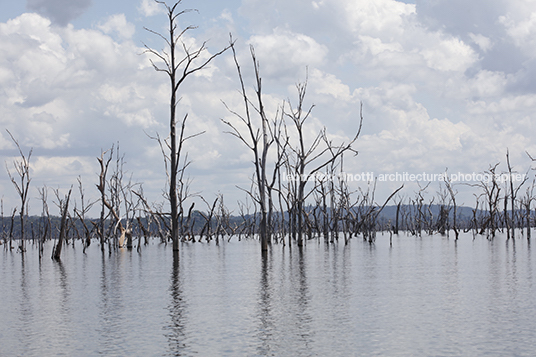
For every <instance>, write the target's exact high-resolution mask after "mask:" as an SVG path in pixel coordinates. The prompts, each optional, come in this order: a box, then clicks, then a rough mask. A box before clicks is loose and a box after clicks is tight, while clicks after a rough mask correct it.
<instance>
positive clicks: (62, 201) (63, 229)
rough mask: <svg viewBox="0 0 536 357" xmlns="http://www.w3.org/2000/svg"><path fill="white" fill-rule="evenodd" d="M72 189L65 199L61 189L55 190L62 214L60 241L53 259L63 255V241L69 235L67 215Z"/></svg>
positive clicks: (57, 259)
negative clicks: (60, 192) (61, 194)
mask: <svg viewBox="0 0 536 357" xmlns="http://www.w3.org/2000/svg"><path fill="white" fill-rule="evenodd" d="M71 191H72V187H71V189H69V193H68V194H67V195H66V196H65V198H64V199H61V197H60V194H59V191H58V190H55V194H56V198H57V200H58V203H57V205H58V208H59V209H60V214H61V224H60V233H59V237H58V241H57V242H56V246H55V247H54V249H53V250H52V259H54V260H56V261H59V260H60V256H61V248H62V247H63V241H64V240H65V238H66V235H67V216H68V213H69V211H68V210H69V199H70V198H71Z"/></svg>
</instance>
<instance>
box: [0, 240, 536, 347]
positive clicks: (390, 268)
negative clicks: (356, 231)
mask: <svg viewBox="0 0 536 357" xmlns="http://www.w3.org/2000/svg"><path fill="white" fill-rule="evenodd" d="M533 236H534V234H533ZM4 248H5V247H4V246H1V247H0V249H1V252H0V284H1V288H0V309H1V314H0V355H1V356H53V355H54V356H56V355H58V356H61V355H64V356H97V355H105V356H182V355H184V356H192V355H197V356H288V355H292V356H348V355H355V356H361V355H362V356H459V355H466V356H469V355H470V356H484V355H486V356H506V355H508V356H533V355H534V353H535V352H534V351H536V289H535V286H534V283H535V282H534V279H536V253H535V252H536V246H533V245H531V243H530V242H528V241H527V240H526V239H524V238H521V237H519V238H517V239H516V240H509V241H507V240H506V239H505V237H504V236H501V235H499V236H498V237H496V238H495V239H493V240H487V239H486V238H485V237H483V236H477V237H476V238H475V239H474V240H473V237H472V235H471V234H462V235H461V236H460V239H459V240H458V241H455V240H454V239H453V238H452V237H451V238H450V239H449V238H447V237H442V236H440V235H434V236H423V237H422V238H419V237H412V236H406V235H399V236H393V244H392V247H391V246H390V245H389V235H388V234H386V235H381V234H379V235H378V237H377V240H376V242H375V243H374V244H372V245H371V244H369V243H366V242H364V241H363V240H362V239H361V238H353V239H352V240H351V241H350V243H349V244H348V245H347V246H345V245H344V242H343V241H341V242H340V243H338V244H330V245H326V244H325V243H323V241H319V240H311V241H308V242H307V245H306V246H305V247H303V248H302V249H298V247H296V246H293V247H291V248H289V247H288V246H286V247H284V246H282V245H273V246H272V247H271V250H270V251H269V253H268V254H267V256H266V257H265V258H262V256H261V254H260V245H259V243H258V242H257V241H253V240H242V241H241V242H238V241H236V238H233V239H231V241H230V242H227V241H225V242H220V244H219V245H216V244H215V243H214V242H211V243H188V244H182V245H181V250H180V252H179V253H178V258H175V259H174V255H173V252H172V250H171V245H167V246H166V245H162V244H159V242H158V241H157V240H154V241H152V242H151V244H150V245H148V246H145V247H143V248H142V251H141V253H140V254H138V253H137V252H136V250H133V251H127V250H121V251H118V252H114V253H113V254H111V255H109V254H108V253H106V254H104V255H103V254H102V253H101V252H100V247H99V245H98V243H97V242H96V241H94V242H93V243H92V245H91V246H90V247H89V248H88V250H87V251H86V254H84V253H83V252H82V246H81V245H80V244H78V243H77V244H76V245H75V247H74V248H73V247H71V246H70V247H65V248H64V250H63V252H62V262H61V264H60V263H57V262H54V261H52V260H51V259H50V254H51V251H52V244H51V243H47V245H46V247H45V257H44V258H43V260H42V261H41V263H40V262H39V259H38V252H37V249H35V248H33V247H32V246H31V245H30V244H28V251H27V252H26V253H25V254H24V255H22V254H20V253H16V252H14V251H13V252H7V251H6V250H5V249H4Z"/></svg>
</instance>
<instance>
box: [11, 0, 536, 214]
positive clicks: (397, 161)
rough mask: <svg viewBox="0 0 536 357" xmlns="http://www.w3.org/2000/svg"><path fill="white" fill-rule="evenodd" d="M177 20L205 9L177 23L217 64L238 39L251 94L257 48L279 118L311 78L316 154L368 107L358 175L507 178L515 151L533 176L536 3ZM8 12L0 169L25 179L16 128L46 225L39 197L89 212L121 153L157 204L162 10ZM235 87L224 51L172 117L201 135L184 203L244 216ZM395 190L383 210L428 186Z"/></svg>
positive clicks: (300, 4) (64, 1)
mask: <svg viewBox="0 0 536 357" xmlns="http://www.w3.org/2000/svg"><path fill="white" fill-rule="evenodd" d="M182 5H183V7H182V8H183V9H197V10H198V11H196V12H188V13H187V14H185V15H184V16H181V17H180V18H179V25H180V26H188V25H195V26H197V29H195V30H193V31H189V32H188V33H187V37H186V39H187V40H188V41H189V43H190V44H194V45H195V44H197V45H199V44H201V43H202V42H203V41H207V48H208V52H207V54H212V53H215V52H217V51H219V50H221V49H222V48H224V47H225V46H226V45H227V44H228V42H229V34H232V36H233V38H234V39H235V40H236V49H237V52H238V60H239V61H240V64H241V67H242V70H243V72H244V79H245V81H246V85H247V86H248V88H252V86H253V83H254V82H253V79H254V78H253V68H252V65H251V63H252V62H251V58H250V56H249V46H250V45H253V46H254V48H255V52H256V55H257V58H258V60H259V63H260V71H261V76H262V78H263V85H264V88H263V90H264V93H265V105H266V108H267V112H268V113H269V115H272V116H273V115H275V113H276V112H277V109H278V108H279V107H280V106H281V103H282V102H283V101H285V100H290V101H291V102H292V103H294V104H295V103H296V100H297V99H296V98H297V94H296V84H297V83H301V82H304V81H305V80H306V79H307V81H308V87H307V96H306V99H305V104H306V105H307V106H311V105H313V104H314V109H313V111H312V116H311V118H310V119H309V121H308V124H307V130H306V139H307V140H312V139H313V138H314V136H315V135H316V133H318V132H319V131H320V130H321V129H322V128H323V127H326V130H327V132H328V134H329V137H330V139H331V140H333V142H334V143H342V142H348V141H349V140H350V138H351V137H352V136H353V135H354V133H355V132H356V130H357V127H358V124H359V113H360V105H361V103H362V104H363V118H364V119H363V129H362V132H361V136H360V138H359V139H358V141H357V142H356V144H355V148H356V149H357V150H358V152H359V154H358V155H357V156H355V157H350V156H348V157H345V161H344V171H345V172H347V173H350V174H352V175H354V176H355V175H357V174H360V173H369V172H370V173H372V174H373V175H374V177H381V175H389V174H395V173H408V174H421V173H427V174H438V173H443V172H445V170H446V169H448V172H449V173H450V174H458V173H462V174H464V175H467V174H468V175H470V174H472V173H482V172H484V171H485V170H487V169H488V168H489V167H490V165H492V164H495V163H500V164H499V166H498V172H503V171H504V170H506V165H505V155H506V151H507V150H509V152H510V159H511V162H512V165H513V167H514V169H515V170H516V171H518V172H520V173H525V172H527V170H528V169H530V168H531V165H532V163H531V161H530V159H529V157H528V156H527V154H526V152H529V153H532V154H533V156H536V140H535V139H534V133H535V132H536V131H535V130H534V129H535V117H534V116H535V115H536V114H535V113H536V1H534V0H473V1H465V0H464V1H462V0H428V1H404V2H402V1H395V0H317V1H304V0H301V1H299V0H262V1H261V0H232V1H215V0H199V1H195V0H183V2H182ZM0 9H1V11H0V113H2V115H1V116H0V129H1V130H0V159H1V160H2V161H3V163H5V166H6V167H7V168H9V169H10V170H11V172H12V173H14V169H13V160H14V159H15V158H16V157H17V151H16V149H15V146H14V144H13V142H12V141H11V138H10V137H9V134H8V133H7V131H6V130H9V132H10V133H12V134H13V136H14V137H15V138H16V139H17V140H18V142H19V143H20V145H21V148H22V149H23V151H24V152H25V153H27V152H28V151H29V150H30V149H32V150H33V151H32V156H31V177H32V182H31V187H32V188H31V191H30V194H29V197H30V212H31V213H33V214H39V213H40V211H41V203H40V201H39V198H38V197H39V196H38V191H37V189H38V188H40V187H43V185H46V186H47V187H50V188H51V189H60V190H62V192H64V191H65V190H67V189H68V188H69V187H70V186H71V185H75V186H76V183H77V178H78V177H81V180H82V182H83V184H84V188H85V192H86V199H91V198H96V197H97V196H98V192H97V190H96V188H95V183H96V182H97V180H98V170H99V168H98V162H97V159H96V158H97V157H98V156H100V154H101V151H102V150H107V149H109V148H110V147H111V146H112V145H115V146H116V147H117V145H119V148H120V152H121V153H122V154H124V160H125V164H124V171H125V177H126V178H130V179H131V180H132V182H135V183H140V184H142V185H143V188H144V192H145V194H146V195H147V197H148V199H149V200H150V201H154V202H158V201H163V198H162V191H163V189H165V183H166V177H165V172H164V163H163V159H162V155H161V152H160V148H159V146H158V144H157V143H156V142H155V141H154V140H152V139H151V138H150V137H151V136H155V135H156V134H159V135H160V136H163V137H165V136H166V135H167V133H168V120H169V119H168V118H169V116H168V115H169V114H168V110H169V107H168V103H169V102H168V101H169V88H168V84H169V83H168V78H167V77H166V75H165V74H163V73H159V72H156V71H154V69H153V68H152V66H151V63H150V59H151V57H150V56H149V55H148V54H146V53H144V44H146V45H148V46H150V47H152V48H155V49H156V50H159V51H160V50H162V49H164V43H163V42H162V41H161V40H160V39H159V38H158V37H157V36H155V35H153V34H151V33H150V32H148V31H146V30H144V27H147V28H150V29H151V30H154V31H158V32H164V31H165V27H166V24H167V23H166V17H165V14H164V13H163V12H162V10H163V8H162V7H161V6H158V5H157V4H155V3H154V2H153V1H150V0H135V1H133V0H129V1H126V0H115V1H113V2H111V1H103V0H27V1H26V2H24V1H6V0H0ZM239 88H240V83H239V81H238V77H237V73H236V68H235V66H234V62H233V59H232V56H231V53H230V52H227V53H225V54H224V55H222V56H220V57H219V58H218V59H217V60H215V61H214V62H213V63H212V64H211V65H210V67H209V68H208V69H206V70H203V71H201V72H198V73H197V74H196V75H195V76H192V77H191V78H189V79H188V81H187V82H186V83H185V85H184V87H183V88H181V92H180V94H179V95H180V97H181V101H180V105H179V109H178V110H179V117H182V116H184V115H185V114H188V126H187V132H188V133H190V134H194V133H198V132H202V131H204V132H205V133H204V134H203V135H201V136H199V137H196V138H194V139H192V140H190V141H188V143H187V150H188V153H189V158H190V159H191V160H192V164H191V166H190V167H189V171H188V175H189V177H190V179H191V184H190V185H191V192H192V193H197V192H199V193H201V194H202V195H203V197H205V198H206V200H207V201H212V200H213V199H214V198H215V197H216V195H218V194H220V193H221V194H223V196H224V199H225V202H226V204H227V205H228V206H229V208H230V209H231V210H233V211H234V212H235V213H236V207H237V202H238V201H245V198H246V195H245V193H244V192H243V191H242V190H240V189H239V188H237V186H238V187H242V188H249V186H250V177H251V174H252V172H253V165H252V157H251V155H250V152H248V150H247V148H245V146H244V145H243V144H242V143H240V141H239V140H237V139H236V138H234V137H233V136H231V135H229V134H228V133H226V131H227V128H226V126H225V124H223V122H222V121H221V119H224V120H228V121H232V122H236V121H237V118H236V117H234V116H233V115H232V114H231V113H230V112H229V111H228V110H227V109H226V107H225V105H224V104H223V103H225V104H226V105H227V106H228V107H230V108H231V109H233V110H236V111H240V110H243V106H242V102H241V97H240V94H239V92H238V90H239ZM532 166H534V165H532ZM3 171H4V173H3V174H0V192H1V194H2V197H3V206H4V210H5V211H6V212H8V211H10V210H11V209H12V208H13V207H15V206H16V205H18V196H17V195H16V191H15V189H14V187H13V185H12V183H11V182H10V181H9V178H8V175H7V172H6V170H5V169H4V170H3ZM530 175H531V177H533V172H530ZM402 181H404V180H402ZM402 181H399V182H395V181H389V180H387V181H385V182H380V181H379V182H378V183H377V191H378V194H377V197H378V200H379V201H381V200H383V199H384V198H385V197H387V196H388V195H389V193H390V192H392V191H393V190H394V189H396V188H397V187H398V186H400V185H401V184H402V183H404V184H405V188H404V191H403V195H404V196H405V197H414V196H415V192H416V191H417V190H418V187H419V185H420V186H421V187H424V186H425V185H426V183H427V181H424V180H423V181H421V182H419V183H417V182H414V180H412V181H409V182H408V180H405V181H406V182H402ZM469 183H471V182H469ZM472 183H475V182H472ZM350 186H351V188H353V189H357V187H358V186H361V187H366V186H367V182H366V181H362V182H353V183H350ZM456 189H457V191H458V192H459V195H460V196H459V200H458V204H465V205H468V206H471V205H474V200H475V199H474V194H478V193H480V192H479V191H478V189H475V188H474V187H471V186H468V185H461V184H460V185H457V186H456ZM437 190H438V185H437V183H433V184H432V185H430V186H429V188H428V189H427V195H428V197H432V196H434V195H435V194H436V192H437ZM49 196H50V199H51V200H52V199H53V195H52V193H50V194H49ZM76 200H79V198H76ZM77 204H79V203H77ZM49 205H50V207H51V211H52V213H54V209H55V207H54V206H53V205H52V204H50V203H49ZM197 208H199V209H204V208H205V207H203V204H202V203H199V204H198V206H197Z"/></svg>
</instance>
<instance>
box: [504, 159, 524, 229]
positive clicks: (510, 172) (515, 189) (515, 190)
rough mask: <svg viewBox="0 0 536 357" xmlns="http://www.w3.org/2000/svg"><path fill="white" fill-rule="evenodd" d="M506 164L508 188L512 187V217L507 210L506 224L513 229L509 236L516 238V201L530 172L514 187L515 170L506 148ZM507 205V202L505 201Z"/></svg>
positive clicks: (510, 193)
mask: <svg viewBox="0 0 536 357" xmlns="http://www.w3.org/2000/svg"><path fill="white" fill-rule="evenodd" d="M506 164H507V167H508V178H509V179H508V184H509V185H508V186H509V187H508V188H509V189H510V192H509V196H510V219H508V218H506V217H507V216H508V215H507V212H505V216H506V217H505V218H506V222H507V226H506V229H507V230H508V228H510V230H511V232H512V233H511V234H510V233H508V234H507V237H510V236H511V237H512V238H514V236H515V226H516V219H515V216H516V208H515V202H516V197H517V194H518V192H519V190H520V189H521V186H523V185H524V184H525V182H527V180H528V179H529V177H528V173H527V174H525V175H524V176H523V179H522V180H521V182H520V183H519V184H518V185H517V186H515V187H514V176H513V175H514V173H515V171H513V169H512V165H510V154H509V152H508V150H506ZM507 197H508V196H506V195H505V198H504V199H505V200H507ZM505 205H506V203H505Z"/></svg>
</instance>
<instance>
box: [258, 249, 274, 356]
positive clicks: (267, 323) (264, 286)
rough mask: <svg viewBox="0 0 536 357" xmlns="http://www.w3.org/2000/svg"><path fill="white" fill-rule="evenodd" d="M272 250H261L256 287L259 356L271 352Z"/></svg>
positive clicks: (272, 339) (272, 332)
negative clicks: (258, 280)
mask: <svg viewBox="0 0 536 357" xmlns="http://www.w3.org/2000/svg"><path fill="white" fill-rule="evenodd" d="M272 264H273V259H272V252H268V251H263V252H262V253H261V269H260V282H259V287H258V289H257V290H258V293H257V294H258V299H257V300H258V302H259V303H258V305H257V317H258V320H259V327H258V329H257V338H258V339H259V340H260V343H259V346H258V347H257V353H258V354H259V355H261V356H270V355H272V354H273V352H272V348H273V345H274V342H275V340H274V329H275V318H274V316H273V311H272V309H273V304H272V299H273V298H274V296H273V289H274V287H273V282H272V274H273V272H272V268H273V265H272Z"/></svg>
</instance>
